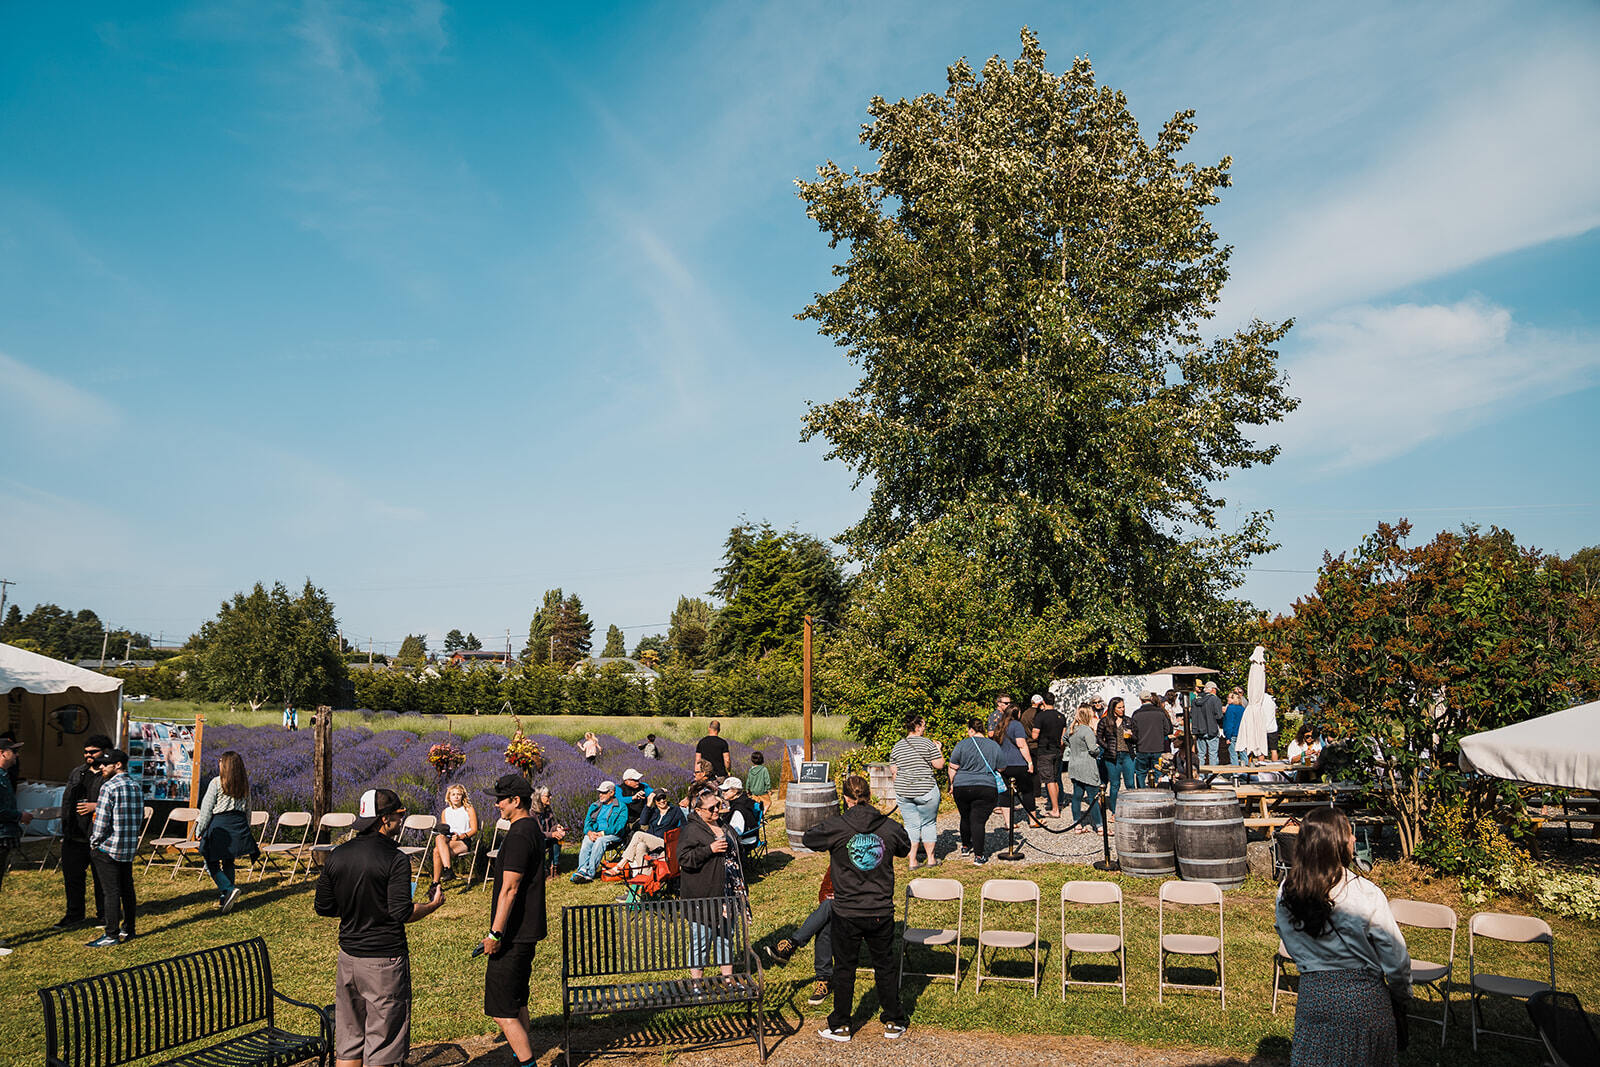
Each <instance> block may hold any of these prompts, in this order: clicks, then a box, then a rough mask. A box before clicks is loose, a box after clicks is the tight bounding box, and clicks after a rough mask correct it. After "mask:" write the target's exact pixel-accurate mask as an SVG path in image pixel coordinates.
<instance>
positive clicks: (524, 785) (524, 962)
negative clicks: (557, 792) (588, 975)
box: [483, 774, 545, 1067]
mask: <svg viewBox="0 0 1600 1067" xmlns="http://www.w3.org/2000/svg"><path fill="white" fill-rule="evenodd" d="M532 797H533V787H532V786H530V785H529V784H528V780H527V779H526V778H524V777H523V776H522V775H520V774H507V775H504V776H502V777H501V778H500V779H499V781H497V782H495V783H494V806H495V808H496V809H498V810H499V812H500V817H501V818H502V819H504V820H506V821H507V822H508V823H510V824H511V827H510V829H508V830H507V831H506V835H505V837H503V838H501V839H500V854H499V855H498V856H496V857H495V859H494V893H493V895H492V896H491V897H490V898H489V936H488V937H486V938H484V939H483V951H484V953H485V954H486V955H487V956H488V957H489V968H488V972H487V973H486V974H485V975H484V979H483V1013H484V1014H485V1015H487V1016H489V1018H491V1019H493V1020H494V1021H495V1023H496V1024H497V1025H498V1026H499V1027H500V1032H501V1033H502V1034H505V1035H506V1045H507V1046H508V1047H509V1048H510V1049H511V1054H512V1055H513V1056H515V1057H516V1058H517V1063H518V1065H519V1067H532V1065H533V1063H534V1062H535V1061H534V1054H533V1042H532V1040H531V1039H530V1038H529V1037H528V1030H529V1028H530V1027H531V1026H532V1023H531V1022H530V1021H529V1019H528V984H529V979H530V977H531V975H532V974H533V953H534V950H535V949H536V948H538V946H539V942H540V941H542V940H544V936H545V914H544V883H545V870H544V864H545V842H544V835H543V834H542V833H540V832H539V820H537V819H534V818H532V817H531V812H530V811H529V809H530V807H531V806H532Z"/></svg>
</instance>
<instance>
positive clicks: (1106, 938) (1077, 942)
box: [1061, 882, 1128, 1004]
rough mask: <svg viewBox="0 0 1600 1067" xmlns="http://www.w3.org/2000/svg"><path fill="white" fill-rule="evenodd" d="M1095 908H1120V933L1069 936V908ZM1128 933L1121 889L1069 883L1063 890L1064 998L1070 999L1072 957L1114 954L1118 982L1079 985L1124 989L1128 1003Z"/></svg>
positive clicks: (1101, 884) (1111, 885)
mask: <svg viewBox="0 0 1600 1067" xmlns="http://www.w3.org/2000/svg"><path fill="white" fill-rule="evenodd" d="M1068 904H1075V905H1079V906H1081V907H1096V906H1100V905H1105V904H1115V905H1116V906H1117V932H1116V933H1114V934H1099V933H1085V932H1077V933H1070V934H1069V933H1068V932H1067V905H1068ZM1125 936H1126V930H1125V929H1124V927H1123V922H1122V887H1121V886H1119V885H1117V884H1116V883H1115V882H1068V883H1066V884H1065V885H1063V886H1062V887H1061V945H1062V947H1063V949H1064V950H1065V952H1066V956H1065V957H1064V958H1063V959H1062V961H1061V999H1062V1000H1066V999H1067V986H1068V985H1070V984H1071V982H1072V954H1073V953H1074V952H1088V953H1092V954H1096V955H1111V956H1115V957H1116V958H1117V980H1116V981H1115V982H1089V981H1085V980H1083V979H1081V978H1080V979H1079V980H1078V984H1079V985H1097V986H1115V987H1116V988H1118V989H1121V990H1122V1003H1124V1004H1126V1003H1128V951H1127V943H1126V941H1125V940H1124V937H1125Z"/></svg>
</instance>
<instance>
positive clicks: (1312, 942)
mask: <svg viewBox="0 0 1600 1067" xmlns="http://www.w3.org/2000/svg"><path fill="white" fill-rule="evenodd" d="M1355 850H1356V835H1355V831H1354V830H1352V829H1351V828H1350V820H1349V819H1347V818H1345V815H1344V812H1342V811H1340V810H1339V809H1337V808H1331V807H1329V808H1316V809H1314V810H1312V811H1311V812H1310V813H1309V814H1308V815H1306V817H1305V818H1304V819H1303V820H1301V822H1300V840H1299V843H1298V845H1297V846H1296V848H1295V865H1294V866H1293V867H1291V868H1290V869H1289V875H1288V877H1287V878H1285V879H1284V881H1283V885H1282V886H1281V887H1279V889H1278V909H1277V926H1278V936H1279V937H1280V938H1282V940H1283V944H1284V947H1285V948H1287V949H1288V950H1289V958H1290V959H1292V960H1294V963H1295V967H1296V968H1297V969H1298V970H1299V971H1300V996H1299V998H1298V1000H1297V1002H1296V1005H1295V1012H1294V1044H1293V1046H1292V1047H1291V1049H1290V1053H1289V1063H1290V1064H1291V1067H1332V1065H1336V1064H1350V1065H1352V1067H1367V1065H1383V1067H1393V1065H1395V1064H1397V1063H1398V1062H1399V1051H1398V1050H1399V1039H1398V1036H1397V1033H1398V1032H1397V1029H1396V1020H1398V1019H1403V1018H1404V1017H1405V1014H1406V1010H1407V1008H1408V1006H1409V1005H1410V1002H1411V956H1410V954H1409V953H1408V952H1407V951H1406V940H1405V937H1404V936H1403V935H1402V934H1401V933H1400V928H1399V926H1397V925H1396V924H1395V921H1394V915H1393V913H1391V912H1390V910H1389V898H1388V897H1386V896H1384V895H1383V890H1381V889H1379V888H1378V887H1377V886H1375V885H1373V884H1372V883H1371V882H1369V881H1368V880H1367V879H1365V878H1363V877H1361V876H1360V875H1359V874H1356V873H1355V872H1354V871H1352V870H1351V869H1350V866H1351V864H1352V862H1353V861H1354V860H1355Z"/></svg>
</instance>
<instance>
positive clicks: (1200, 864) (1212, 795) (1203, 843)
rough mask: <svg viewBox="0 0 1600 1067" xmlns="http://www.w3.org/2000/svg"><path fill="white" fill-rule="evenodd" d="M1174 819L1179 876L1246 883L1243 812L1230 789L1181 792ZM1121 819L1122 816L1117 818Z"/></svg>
mask: <svg viewBox="0 0 1600 1067" xmlns="http://www.w3.org/2000/svg"><path fill="white" fill-rule="evenodd" d="M1177 800H1178V815H1177V818H1176V819H1174V820H1173V825H1174V828H1175V829H1176V831H1177V832H1176V840H1177V845H1178V877H1180V878H1182V879H1184V880H1185V881H1189V882H1214V883H1216V884H1217V885H1219V886H1221V887H1222V888H1224V889H1236V888H1238V887H1239V886H1241V885H1244V880H1245V876H1246V875H1247V874H1249V873H1250V865H1249V863H1248V862H1247V861H1246V860H1245V833H1244V815H1243V814H1242V813H1241V812H1240V811H1239V799H1238V797H1236V796H1235V795H1234V792H1233V790H1231V789H1201V790H1197V791H1195V792H1193V793H1179V794H1177ZM1118 821H1119V822H1120V821H1121V820H1120V819H1119V820H1118Z"/></svg>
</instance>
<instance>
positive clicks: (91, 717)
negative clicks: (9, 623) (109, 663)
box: [0, 644, 123, 782]
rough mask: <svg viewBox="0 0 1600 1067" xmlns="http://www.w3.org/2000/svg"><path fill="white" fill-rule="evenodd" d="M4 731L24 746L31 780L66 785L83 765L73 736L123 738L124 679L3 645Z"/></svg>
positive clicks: (0, 691)
mask: <svg viewBox="0 0 1600 1067" xmlns="http://www.w3.org/2000/svg"><path fill="white" fill-rule="evenodd" d="M0 697H3V698H4V700H5V723H4V727H3V728H4V729H7V730H12V731H15V733H16V738H17V740H18V741H20V742H22V750H21V751H20V752H18V753H17V756H18V757H19V758H18V763H17V766H18V769H19V770H20V771H21V773H22V777H23V778H26V779H28V780H30V781H44V782H64V781H66V778H67V775H68V774H69V773H70V772H71V771H72V768H73V767H75V766H77V765H78V764H79V763H81V762H83V746H82V745H80V744H78V743H76V742H74V741H69V740H68V737H69V736H74V735H76V736H78V737H84V736H87V735H89V734H97V733H99V734H108V735H110V736H111V737H112V738H113V739H120V738H121V737H122V729H123V720H122V679H121V678H111V677H108V676H106V675H104V674H97V673H95V672H94V671H87V670H84V669H83V668H82V667H74V666H73V665H72V664H70V663H63V662H62V661H60V660H58V659H51V658H50V657H49V656H41V655H39V654H38V653H37V652H29V651H27V650H26V649H22V648H17V647H16V646H15V645H5V644H0Z"/></svg>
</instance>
